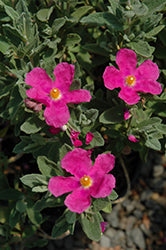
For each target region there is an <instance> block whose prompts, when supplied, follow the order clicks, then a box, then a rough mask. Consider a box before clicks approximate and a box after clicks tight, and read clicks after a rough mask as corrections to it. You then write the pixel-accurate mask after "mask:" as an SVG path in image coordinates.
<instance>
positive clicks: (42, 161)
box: [37, 156, 58, 177]
mask: <svg viewBox="0 0 166 250" xmlns="http://www.w3.org/2000/svg"><path fill="white" fill-rule="evenodd" d="M37 164H38V167H39V170H40V172H41V173H42V175H45V176H49V177H51V176H56V175H57V173H56V172H57V170H58V169H57V165H56V164H55V163H54V162H53V161H50V160H49V159H48V158H47V157H46V156H38V157H37Z"/></svg>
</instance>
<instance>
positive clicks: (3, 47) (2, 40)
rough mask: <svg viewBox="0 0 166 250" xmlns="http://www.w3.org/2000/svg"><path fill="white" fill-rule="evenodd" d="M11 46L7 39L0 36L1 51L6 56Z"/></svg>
mask: <svg viewBox="0 0 166 250" xmlns="http://www.w3.org/2000/svg"><path fill="white" fill-rule="evenodd" d="M10 46H11V45H10V44H9V43H8V41H7V40H6V39H5V37H3V36H0V51H1V52H2V53H3V54H5V52H6V51H7V50H8V49H9V47H10Z"/></svg>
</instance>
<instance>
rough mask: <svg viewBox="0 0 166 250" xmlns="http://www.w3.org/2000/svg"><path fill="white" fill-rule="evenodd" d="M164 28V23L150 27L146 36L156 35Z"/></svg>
mask: <svg viewBox="0 0 166 250" xmlns="http://www.w3.org/2000/svg"><path fill="white" fill-rule="evenodd" d="M164 28H165V25H159V26H157V27H155V28H154V29H152V30H151V31H149V32H148V33H146V37H147V38H151V37H153V36H156V35H157V34H158V33H159V32H160V31H161V30H163V29H164Z"/></svg>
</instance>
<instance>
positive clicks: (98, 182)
mask: <svg viewBox="0 0 166 250" xmlns="http://www.w3.org/2000/svg"><path fill="white" fill-rule="evenodd" d="M113 188H115V177H114V176H113V175H112V174H106V175H104V176H102V177H96V179H95V182H94V184H93V185H92V187H91V188H90V194H91V195H92V196H93V197H94V198H101V197H107V196H108V195H110V194H111V192H112V189H113Z"/></svg>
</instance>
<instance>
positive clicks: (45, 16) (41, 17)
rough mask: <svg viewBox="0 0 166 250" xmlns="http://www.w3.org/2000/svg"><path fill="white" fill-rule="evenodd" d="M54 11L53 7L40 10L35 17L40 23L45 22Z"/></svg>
mask: <svg viewBox="0 0 166 250" xmlns="http://www.w3.org/2000/svg"><path fill="white" fill-rule="evenodd" d="M53 10H54V6H52V7H50V8H49V9H40V10H39V11H38V12H37V13H36V16H37V18H38V19H39V20H40V21H41V22H46V21H48V20H49V18H50V16H51V14H52V12H53Z"/></svg>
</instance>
